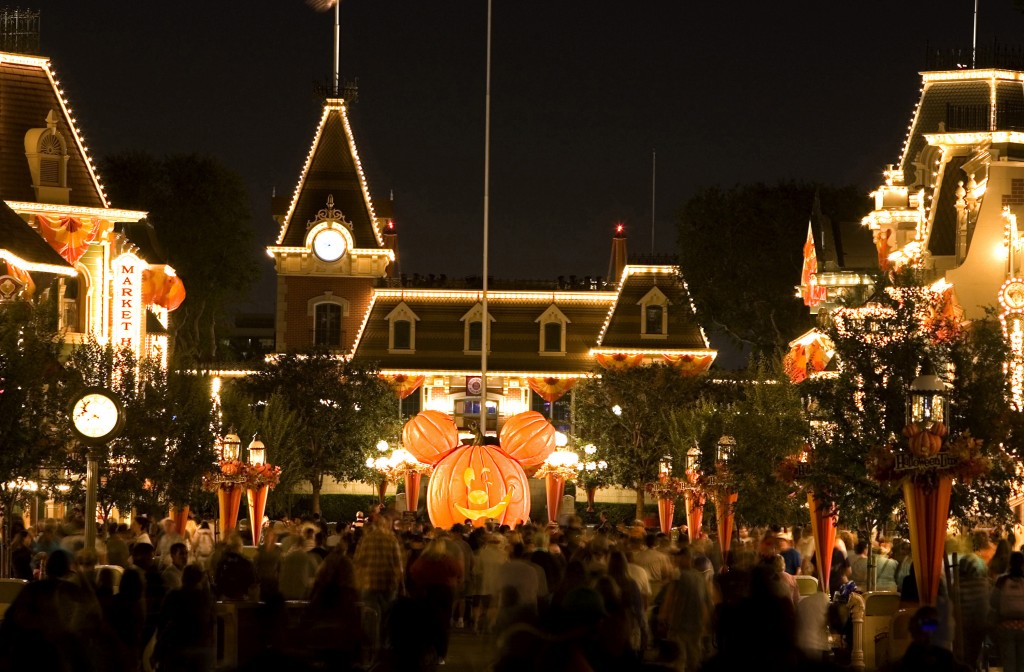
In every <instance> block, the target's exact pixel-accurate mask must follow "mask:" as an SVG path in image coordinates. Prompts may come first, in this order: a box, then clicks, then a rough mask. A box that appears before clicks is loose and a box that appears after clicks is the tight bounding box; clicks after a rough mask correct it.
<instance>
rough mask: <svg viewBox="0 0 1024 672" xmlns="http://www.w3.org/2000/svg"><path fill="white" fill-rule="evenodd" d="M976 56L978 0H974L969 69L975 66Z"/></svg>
mask: <svg viewBox="0 0 1024 672" xmlns="http://www.w3.org/2000/svg"><path fill="white" fill-rule="evenodd" d="M977 57H978V0H974V33H973V34H972V35H971V70H973V69H974V68H975V67H976V66H977Z"/></svg>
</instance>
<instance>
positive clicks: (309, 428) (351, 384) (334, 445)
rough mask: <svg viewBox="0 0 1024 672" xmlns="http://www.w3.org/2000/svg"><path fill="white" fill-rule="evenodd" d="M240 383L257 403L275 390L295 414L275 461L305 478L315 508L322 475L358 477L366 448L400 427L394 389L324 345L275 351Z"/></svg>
mask: <svg viewBox="0 0 1024 672" xmlns="http://www.w3.org/2000/svg"><path fill="white" fill-rule="evenodd" d="M239 387H240V388H241V391H242V392H244V393H245V394H248V395H249V396H251V397H252V398H253V399H255V400H256V401H257V403H259V402H267V403H269V402H270V400H271V398H272V397H273V395H275V394H276V395H279V396H280V398H281V399H282V400H283V401H284V403H285V405H286V406H287V410H288V411H290V412H291V413H294V414H295V418H296V420H297V423H296V425H295V436H296V437H297V438H296V440H295V441H286V442H284V443H283V444H282V445H280V446H279V447H278V451H277V452H276V453H275V455H277V456H278V457H275V458H274V462H275V464H280V465H282V466H287V469H288V470H290V471H293V472H294V476H295V477H296V478H300V479H301V480H303V481H306V482H308V483H309V484H310V486H311V487H312V489H313V511H314V512H316V513H319V512H320V492H321V490H322V489H323V485H324V478H325V477H328V476H330V477H332V478H334V479H336V480H340V481H344V480H353V479H357V478H360V477H361V476H363V475H364V470H365V465H364V460H365V454H366V450H367V449H368V448H370V447H372V446H373V445H374V444H376V443H377V441H378V440H380V439H382V438H388V437H390V436H393V435H395V434H397V432H398V431H399V429H398V428H399V425H400V420H399V419H398V417H397V414H396V413H395V395H394V392H393V391H392V389H391V387H390V385H388V384H387V382H385V381H384V379H383V378H381V377H380V376H379V375H378V373H377V370H376V368H374V367H372V366H369V365H365V364H361V363H357V362H352V361H345V360H342V359H340V358H338V357H337V356H335V355H333V354H331V353H330V352H328V351H326V350H323V349H313V350H309V351H305V352H302V353H298V352H291V353H287V354H283V355H280V356H279V357H277V358H276V359H275V360H273V361H272V362H270V363H268V364H267V365H266V366H265V367H264V368H263V369H262V370H260V371H258V372H256V373H254V374H252V375H250V376H248V377H247V378H245V379H242V380H240V381H239ZM229 420H231V418H229ZM282 471H284V469H282Z"/></svg>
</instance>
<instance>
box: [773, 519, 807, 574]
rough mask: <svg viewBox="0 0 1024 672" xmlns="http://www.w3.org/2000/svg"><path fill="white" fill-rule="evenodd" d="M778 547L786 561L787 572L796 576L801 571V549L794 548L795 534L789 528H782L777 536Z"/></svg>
mask: <svg viewBox="0 0 1024 672" xmlns="http://www.w3.org/2000/svg"><path fill="white" fill-rule="evenodd" d="M775 539H776V547H777V548H778V551H779V555H781V556H782V559H783V560H785V561H786V574H789V575H790V576H796V575H797V574H799V573H800V563H801V561H802V558H801V557H800V551H798V550H796V549H795V548H793V535H792V534H790V532H789V531H788V530H782V531H781V532H779V533H778V534H777V535H776V536H775Z"/></svg>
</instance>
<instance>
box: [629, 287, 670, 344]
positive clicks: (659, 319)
mask: <svg viewBox="0 0 1024 672" xmlns="http://www.w3.org/2000/svg"><path fill="white" fill-rule="evenodd" d="M637 304H638V305H639V306H640V338H655V339H662V338H667V337H668V307H669V305H671V301H669V300H668V297H667V296H665V293H664V292H662V291H661V290H660V289H658V288H657V287H652V288H651V291H649V292H647V294H645V295H644V298H642V299H640V300H639V301H637Z"/></svg>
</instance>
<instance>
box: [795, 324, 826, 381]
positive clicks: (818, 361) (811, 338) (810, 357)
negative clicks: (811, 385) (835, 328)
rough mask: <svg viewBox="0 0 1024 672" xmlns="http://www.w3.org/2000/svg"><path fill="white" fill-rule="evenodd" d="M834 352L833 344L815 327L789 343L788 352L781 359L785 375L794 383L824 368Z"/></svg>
mask: <svg viewBox="0 0 1024 672" xmlns="http://www.w3.org/2000/svg"><path fill="white" fill-rule="evenodd" d="M834 354H835V346H833V345H832V341H830V340H829V338H828V337H827V336H825V334H823V333H821V332H819V331H818V330H816V329H812V330H811V331H808V332H807V333H806V334H804V335H803V336H801V337H800V338H798V339H796V340H795V341H793V342H791V343H790V344H789V352H787V353H786V355H785V357H783V359H782V367H783V370H784V371H785V372H786V375H787V376H788V377H789V379H790V380H791V381H792V382H794V383H801V382H803V381H805V380H807V377H808V376H810V375H813V374H815V373H820V372H821V371H824V370H825V367H827V366H828V363H829V362H830V361H831V360H832V356H833V355H834Z"/></svg>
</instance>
